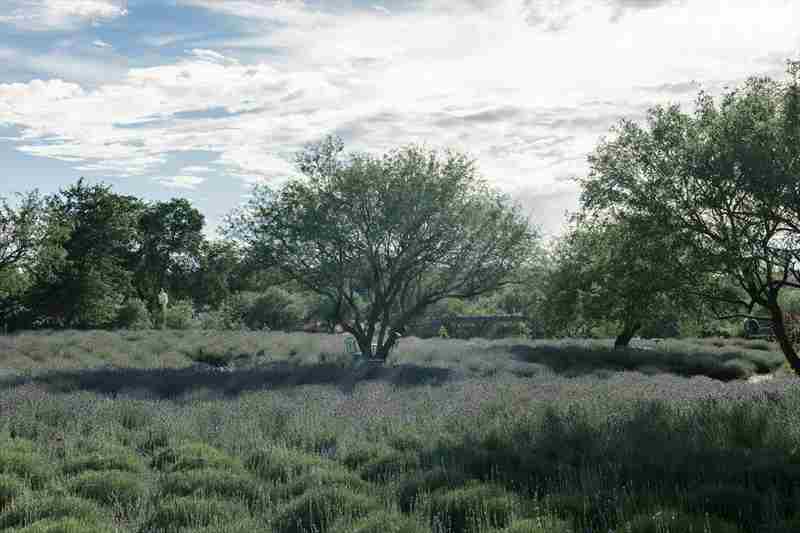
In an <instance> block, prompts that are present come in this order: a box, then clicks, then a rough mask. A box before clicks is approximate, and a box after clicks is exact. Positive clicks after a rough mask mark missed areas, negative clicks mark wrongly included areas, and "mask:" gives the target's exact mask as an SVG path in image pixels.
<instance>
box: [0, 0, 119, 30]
mask: <svg viewBox="0 0 800 533" xmlns="http://www.w3.org/2000/svg"><path fill="white" fill-rule="evenodd" d="M125 3H126V2H125ZM125 3H123V1H121V0H3V4H4V10H3V13H4V14H0V24H2V23H5V24H11V25H13V26H16V27H17V28H20V29H23V30H31V31H48V30H71V29H75V28H77V27H80V26H83V25H86V24H92V23H94V24H98V23H100V22H104V21H109V20H113V19H116V18H119V17H124V16H125V15H127V14H128V10H127V9H126V7H125Z"/></svg>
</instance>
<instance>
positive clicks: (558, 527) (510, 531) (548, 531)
mask: <svg viewBox="0 0 800 533" xmlns="http://www.w3.org/2000/svg"><path fill="white" fill-rule="evenodd" d="M573 531H574V530H573V529H572V526H570V525H569V522H567V521H565V520H559V519H558V518H554V517H550V516H548V517H541V518H536V519H532V518H526V519H524V520H515V521H513V522H511V524H510V525H509V526H508V527H506V528H504V529H502V530H500V532H499V533H573Z"/></svg>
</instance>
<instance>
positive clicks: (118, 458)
mask: <svg viewBox="0 0 800 533" xmlns="http://www.w3.org/2000/svg"><path fill="white" fill-rule="evenodd" d="M63 470H64V473H66V474H78V473H81V472H86V471H96V472H103V471H106V470H120V471H124V472H131V473H139V472H142V471H143V470H144V465H143V463H142V461H141V459H140V458H139V457H138V456H137V455H136V453H134V452H133V451H132V450H130V449H129V448H126V447H124V446H119V445H111V444H104V445H103V446H102V447H101V448H100V449H98V450H95V451H92V452H90V453H86V454H80V455H78V456H77V457H73V458H70V459H69V460H68V461H67V462H66V463H65V464H64V468H63Z"/></svg>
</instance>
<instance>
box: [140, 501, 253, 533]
mask: <svg viewBox="0 0 800 533" xmlns="http://www.w3.org/2000/svg"><path fill="white" fill-rule="evenodd" d="M248 516H249V515H248V512H247V508H246V507H244V506H243V505H242V504H239V503H235V502H231V501H220V500H216V499H206V498H196V497H172V498H166V499H164V500H161V501H159V502H158V504H157V505H156V508H155V511H154V512H153V515H152V516H151V517H150V518H149V520H147V522H146V523H145V524H144V525H143V527H142V529H141V530H140V532H141V533H146V532H150V531H161V532H163V533H177V532H179V531H181V530H182V529H184V528H189V527H207V526H222V525H224V524H227V523H230V522H234V521H236V520H241V519H243V518H247V517H248Z"/></svg>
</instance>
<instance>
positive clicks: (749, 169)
mask: <svg viewBox="0 0 800 533" xmlns="http://www.w3.org/2000/svg"><path fill="white" fill-rule="evenodd" d="M787 71H788V74H789V78H790V79H789V80H788V82H787V83H779V82H775V81H773V80H770V79H769V78H750V79H749V80H747V82H746V83H745V84H744V86H743V87H740V88H738V89H735V90H732V91H729V92H728V93H726V94H725V95H724V96H723V98H722V101H721V104H720V105H719V107H717V106H716V105H715V103H714V101H713V99H712V98H711V97H710V96H708V95H707V94H705V93H703V92H701V93H700V95H699V96H698V99H697V105H696V111H695V113H694V116H691V115H689V114H686V113H683V112H681V111H680V108H679V107H678V106H677V105H672V106H669V107H667V108H665V107H662V106H657V107H655V108H653V109H651V110H650V111H649V113H648V118H647V122H648V127H647V128H643V127H641V126H639V125H638V124H635V123H633V122H631V121H622V122H621V124H620V125H619V127H618V128H617V129H616V132H617V137H616V139H614V140H612V141H604V142H602V143H601V144H600V145H599V147H598V148H597V149H596V151H595V153H594V154H593V155H592V156H591V157H590V163H591V167H592V171H591V173H590V175H589V176H588V177H587V178H586V179H585V180H583V187H584V189H583V194H582V206H583V208H584V209H586V210H589V211H609V212H613V213H615V214H616V216H617V217H619V218H622V219H624V218H630V219H634V220H646V221H647V222H648V224H649V225H651V226H653V227H660V228H662V231H663V232H664V234H675V235H682V236H683V237H684V239H683V243H684V247H683V249H684V251H685V254H684V256H683V257H686V258H687V259H688V260H690V261H691V263H692V268H695V269H697V273H698V276H703V275H712V276H718V277H727V278H729V279H731V280H733V281H735V282H736V285H737V287H738V289H740V290H741V293H743V295H744V297H743V298H729V300H730V301H729V302H727V303H729V304H730V303H732V304H737V305H739V306H740V309H741V311H740V313H738V314H737V315H736V316H739V317H742V318H744V317H747V316H751V313H752V310H753V308H754V306H756V305H760V306H762V307H763V308H764V309H767V310H768V312H769V316H770V318H771V319H772V323H773V328H774V331H775V338H776V340H777V341H778V342H779V344H780V346H781V348H782V350H783V353H784V355H785V356H786V359H787V361H788V363H789V364H790V365H791V367H792V368H793V369H794V371H795V372H796V373H798V374H800V358H798V355H797V352H796V351H795V348H794V346H793V345H792V343H791V341H790V339H789V337H788V336H787V334H786V330H785V327H784V320H783V312H782V309H781V306H780V301H779V295H780V293H781V290H782V289H784V288H787V287H789V288H791V287H800V284H798V282H797V280H798V279H800V276H798V274H800V268H798V266H799V265H800V262H798V259H800V246H798V236H800V187H799V186H798V184H799V183H800V180H798V176H800V80H799V79H798V77H799V75H800V62H791V61H789V62H788V69H787ZM697 292H698V294H700V295H702V296H706V297H709V298H712V299H713V298H714V297H716V298H718V299H719V295H713V294H708V293H704V291H702V290H698V291H697Z"/></svg>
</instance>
